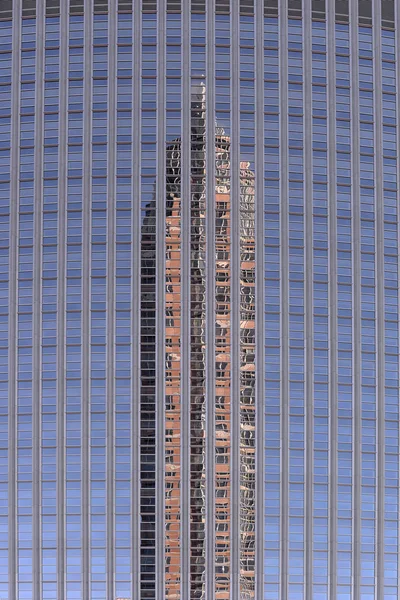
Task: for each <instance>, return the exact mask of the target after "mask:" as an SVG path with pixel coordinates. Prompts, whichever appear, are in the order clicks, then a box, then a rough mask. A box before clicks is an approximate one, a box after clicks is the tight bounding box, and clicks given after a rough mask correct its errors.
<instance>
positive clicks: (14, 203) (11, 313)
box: [8, 0, 22, 600]
mask: <svg viewBox="0 0 400 600" xmlns="http://www.w3.org/2000/svg"><path fill="white" fill-rule="evenodd" d="M21 11H22V0H14V2H13V14H12V87H11V185H10V258H9V273H10V278H9V282H10V283H9V307H8V319H9V321H8V322H9V325H8V597H9V600H16V599H17V597H18V593H17V540H16V537H17V527H16V525H17V483H16V482H17V469H16V456H17V451H16V445H17V431H16V412H17V253H18V195H19V142H18V140H19V139H20V134H19V130H20V125H19V119H20V116H19V112H20V77H21Z"/></svg>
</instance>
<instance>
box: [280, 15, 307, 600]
mask: <svg viewBox="0 0 400 600" xmlns="http://www.w3.org/2000/svg"><path fill="white" fill-rule="evenodd" d="M288 33H289V35H288V38H289V39H288V48H289V54H288V80H289V93H288V113H289V123H288V145H289V207H288V209H289V218H288V229H289V231H288V243H289V297H288V298H282V302H288V303H289V332H288V335H289V365H288V373H287V374H286V376H288V377H289V407H288V410H289V417H288V418H289V424H288V439H287V440H286V442H285V443H287V444H288V446H289V448H288V454H289V456H288V463H289V464H288V476H289V493H288V513H289V515H288V521H289V522H288V540H287V543H288V571H287V577H288V580H287V581H286V585H287V589H288V597H291V596H293V597H295V598H296V599H297V598H298V599H299V600H301V599H302V598H303V593H304V591H303V590H304V561H305V548H304V527H305V518H304V517H305V489H304V488H305V410H306V400H305V350H306V349H305V220H306V205H305V199H304V124H303V119H304V117H303V112H304V106H303V83H302V81H303V39H302V22H301V21H300V20H296V19H292V18H291V19H289V26H288ZM307 241H308V243H311V242H312V240H307ZM283 376H285V374H283ZM307 400H309V401H310V400H311V399H307ZM309 434H310V436H309V437H308V439H307V443H311V442H310V439H311V432H309ZM310 475H311V474H310ZM282 542H283V540H282ZM308 543H310V540H309V542H308ZM282 575H283V574H282Z"/></svg>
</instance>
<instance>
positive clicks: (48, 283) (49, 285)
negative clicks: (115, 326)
mask: <svg viewBox="0 0 400 600" xmlns="http://www.w3.org/2000/svg"><path fill="white" fill-rule="evenodd" d="M59 36H60V23H59V17H46V24H45V56H44V61H45V64H44V69H45V72H44V123H45V138H44V157H43V217H42V218H43V223H42V282H41V287H42V289H41V295H42V377H41V379H42V383H41V386H42V389H41V395H42V407H41V430H42V436H41V461H42V499H41V501H42V560H41V564H42V595H43V599H46V600H51V599H52V598H54V595H55V594H56V580H57V565H56V557H57V554H56V548H57V516H56V515H57V480H56V478H57V454H56V448H57V428H56V423H57V306H58V303H57V284H58V282H57V279H58V270H57V264H58V263H57V257H58V252H60V251H61V252H63V251H64V249H63V248H61V249H60V248H58V209H59V206H58V153H59V146H58V145H59V95H60V94H59V72H60V49H59Z"/></svg>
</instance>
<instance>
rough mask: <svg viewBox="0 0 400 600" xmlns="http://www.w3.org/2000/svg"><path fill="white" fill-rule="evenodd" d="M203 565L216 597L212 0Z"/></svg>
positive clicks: (210, 10) (208, 589)
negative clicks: (204, 552) (204, 551)
mask: <svg viewBox="0 0 400 600" xmlns="http://www.w3.org/2000/svg"><path fill="white" fill-rule="evenodd" d="M206 35H207V39H206V44H207V47H206V61H207V72H206V86H207V87H206V331H205V337H206V511H205V518H206V566H205V598H207V600H214V599H215V49H214V46H215V0H207V3H206Z"/></svg>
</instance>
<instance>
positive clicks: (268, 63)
mask: <svg viewBox="0 0 400 600" xmlns="http://www.w3.org/2000/svg"><path fill="white" fill-rule="evenodd" d="M281 19H284V20H285V23H287V16H286V14H283V15H282V16H281V17H280V19H279V20H278V18H276V17H265V18H264V127H265V134H264V135H265V146H264V173H263V178H264V193H265V214H264V228H265V234H264V235H265V237H264V244H265V250H264V252H265V281H264V282H263V285H264V286H265V388H266V393H265V448H264V453H265V475H264V479H265V492H264V493H265V506H264V513H265V515H264V545H265V557H264V578H265V587H264V595H265V600H275V599H276V598H278V597H279V578H280V550H281V539H280V498H281V493H280V481H281V452H280V446H281V443H280V427H281V402H280V398H281V315H280V311H281V278H280V269H281V256H280V238H281V235H280V222H281V221H280V181H279V180H280V169H282V177H284V171H283V169H284V165H281V163H280V157H279V151H280V139H279V134H280V125H279V117H280V101H281V97H280V92H279V70H280V65H282V58H281V60H280V61H279V58H278V48H279V24H280V23H281ZM281 51H282V52H285V53H286V52H287V50H286V46H283V45H282V47H281ZM281 68H282V66H281ZM281 77H282V78H283V79H284V77H285V74H284V71H282V74H281ZM282 83H283V82H282ZM281 150H283V148H282V147H281ZM286 166H287V165H286ZM260 176H261V175H260ZM286 216H287V215H286ZM260 285H261V283H260ZM282 475H283V474H282Z"/></svg>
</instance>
